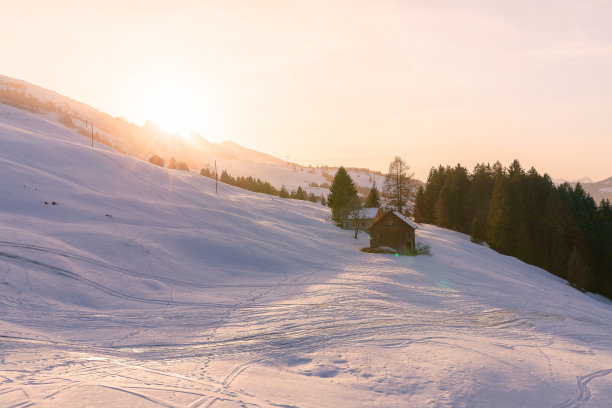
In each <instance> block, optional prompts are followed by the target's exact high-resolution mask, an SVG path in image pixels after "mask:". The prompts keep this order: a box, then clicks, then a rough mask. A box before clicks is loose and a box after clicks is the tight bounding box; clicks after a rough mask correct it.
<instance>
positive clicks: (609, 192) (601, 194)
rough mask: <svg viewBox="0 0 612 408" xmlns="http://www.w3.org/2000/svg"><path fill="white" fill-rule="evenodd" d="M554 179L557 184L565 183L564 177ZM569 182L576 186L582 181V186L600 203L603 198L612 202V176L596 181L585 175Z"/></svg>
mask: <svg viewBox="0 0 612 408" xmlns="http://www.w3.org/2000/svg"><path fill="white" fill-rule="evenodd" d="M553 181H554V183H555V184H556V185H559V184H563V183H565V180H562V179H555V180H553ZM568 183H569V184H570V185H572V186H576V184H578V183H580V185H581V186H582V188H584V190H585V191H586V192H587V193H589V194H590V195H591V197H593V200H595V202H596V203H598V204H599V202H600V201H601V200H610V202H612V177H608V178H607V179H605V180H601V181H595V182H594V181H592V180H591V179H590V178H589V177H584V178H582V179H580V180H578V181H568Z"/></svg>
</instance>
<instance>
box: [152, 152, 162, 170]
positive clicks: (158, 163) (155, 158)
mask: <svg viewBox="0 0 612 408" xmlns="http://www.w3.org/2000/svg"><path fill="white" fill-rule="evenodd" d="M149 163H151V164H154V165H156V166H159V167H164V159H162V158H161V157H159V156H158V155H156V154H154V155H153V156H151V157H149Z"/></svg>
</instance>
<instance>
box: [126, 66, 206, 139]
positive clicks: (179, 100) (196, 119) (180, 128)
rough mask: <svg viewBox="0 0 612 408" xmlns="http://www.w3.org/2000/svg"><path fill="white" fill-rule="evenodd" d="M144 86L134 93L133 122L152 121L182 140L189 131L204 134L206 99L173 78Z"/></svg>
mask: <svg viewBox="0 0 612 408" xmlns="http://www.w3.org/2000/svg"><path fill="white" fill-rule="evenodd" d="M147 82H148V83H144V84H142V86H141V87H140V89H138V90H137V91H136V92H135V94H136V95H134V120H136V121H138V122H141V123H144V122H145V121H146V120H151V121H153V122H155V123H156V124H157V125H158V126H159V127H160V128H161V129H162V130H164V131H165V132H168V133H171V134H173V135H179V136H181V137H183V138H185V139H187V138H189V134H190V133H191V131H192V130H194V131H197V132H202V133H207V129H209V127H208V126H207V120H209V118H210V107H209V106H208V104H207V101H206V95H203V94H202V93H201V92H198V91H197V89H196V88H195V87H194V86H190V85H189V84H188V83H186V82H180V81H177V80H176V78H172V79H171V80H161V79H157V80H154V81H147ZM203 136H206V134H204V135H203Z"/></svg>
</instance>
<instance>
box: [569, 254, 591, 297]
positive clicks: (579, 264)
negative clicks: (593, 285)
mask: <svg viewBox="0 0 612 408" xmlns="http://www.w3.org/2000/svg"><path fill="white" fill-rule="evenodd" d="M567 281H568V282H569V284H570V285H572V286H573V287H575V288H576V289H579V290H582V291H585V290H586V289H587V288H588V286H589V270H588V267H587V265H586V263H585V262H584V261H583V259H582V257H581V256H580V253H579V252H578V250H577V249H576V247H574V249H573V250H572V253H571V254H570V257H569V260H568V262H567Z"/></svg>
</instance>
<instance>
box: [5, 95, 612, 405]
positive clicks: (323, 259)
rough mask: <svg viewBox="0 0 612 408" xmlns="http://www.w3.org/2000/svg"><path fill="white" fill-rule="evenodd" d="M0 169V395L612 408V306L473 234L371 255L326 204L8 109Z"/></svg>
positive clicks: (102, 400)
mask: <svg viewBox="0 0 612 408" xmlns="http://www.w3.org/2000/svg"><path fill="white" fill-rule="evenodd" d="M230 173H231V172H230ZM0 174H1V175H2V176H1V177H0V189H1V190H2V192H3V194H2V198H1V199H0V232H1V234H0V363H1V364H0V405H1V406H13V407H18V406H19V407H23V406H31V405H40V406H52V407H65V406H146V407H149V406H167V407H174V406H181V407H182V406H189V407H211V406H214V407H215V408H217V407H241V406H247V407H279V406H282V407H322V406H329V407H356V406H360V407H372V406H385V407H394V406H395V407H405V406H415V407H556V408H561V407H580V406H586V407H607V406H609V404H610V401H612V306H611V305H610V304H609V303H607V302H603V301H600V300H598V299H595V298H592V297H589V296H585V295H583V294H581V293H580V292H578V291H576V290H574V289H572V288H571V287H569V286H568V285H567V284H566V282H564V281H562V280H561V279H559V278H557V277H555V276H553V275H550V274H548V273H547V272H545V271H543V270H541V269H538V268H535V267H532V266H529V265H526V264H524V263H522V262H520V261H518V260H516V259H515V258H511V257H506V256H503V255H499V254H497V253H495V252H494V251H492V250H490V249H489V248H486V247H483V246H478V245H475V244H472V243H471V242H469V237H467V236H465V235H462V234H459V233H455V232H452V231H448V230H443V229H440V228H436V227H433V226H428V225H424V226H422V227H421V229H419V230H418V231H417V239H418V240H421V241H423V242H425V243H426V244H428V245H430V246H431V249H432V252H433V254H434V255H433V256H432V257H394V256H392V255H376V254H366V253H362V252H360V251H359V249H360V248H362V247H364V246H367V245H368V238H367V235H366V234H360V237H359V239H358V240H354V239H353V238H352V233H351V232H350V231H343V230H340V229H338V228H336V227H335V226H334V225H333V224H332V223H331V221H330V220H329V219H328V217H329V211H328V210H327V209H326V208H324V207H322V206H320V205H318V204H312V203H308V202H303V201H295V200H283V199H279V198H276V197H271V196H266V195H261V194H255V193H250V192H245V191H243V190H239V189H236V188H233V187H231V186H226V185H223V184H220V185H219V187H220V189H219V194H215V190H214V181H213V180H210V179H207V178H205V177H200V176H196V175H194V174H190V173H185V172H180V171H172V170H166V169H162V168H159V167H156V166H153V165H150V164H148V163H145V162H142V161H139V160H135V159H132V158H129V157H126V156H123V155H120V154H117V153H115V152H113V151H111V150H110V149H107V148H98V147H96V148H94V149H91V148H90V147H89V146H88V144H87V141H86V140H84V139H83V138H82V137H81V136H80V135H78V134H76V133H73V132H72V131H70V130H67V129H65V128H64V127H62V126H61V125H58V124H57V123H56V122H55V121H54V118H52V117H48V116H41V115H34V114H31V113H27V112H22V111H19V110H17V109H13V108H10V107H6V106H3V105H0ZM45 201H47V203H48V204H46V205H45V204H44V202H45ZM53 201H55V202H56V205H52V204H50V203H51V202H53Z"/></svg>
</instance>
